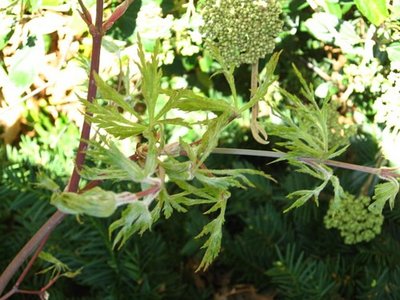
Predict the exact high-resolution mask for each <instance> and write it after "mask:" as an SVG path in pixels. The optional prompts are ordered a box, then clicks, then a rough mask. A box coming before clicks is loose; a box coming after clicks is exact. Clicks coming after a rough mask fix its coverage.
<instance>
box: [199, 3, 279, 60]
mask: <svg viewBox="0 0 400 300" xmlns="http://www.w3.org/2000/svg"><path fill="white" fill-rule="evenodd" d="M281 12H282V11H281V7H280V5H279V3H277V0H204V2H203V4H202V6H201V14H202V16H203V20H204V25H203V26H202V28H201V32H202V34H203V35H204V38H205V49H206V50H210V49H212V48H216V49H218V50H219V53H220V55H221V57H222V58H223V59H224V61H225V63H227V64H234V65H236V66H238V65H240V64H243V63H247V64H252V63H255V62H256V61H257V60H258V59H260V58H263V57H265V56H266V55H267V54H269V53H272V51H273V50H274V48H275V38H276V37H277V35H278V34H279V32H281V30H282V25H283V22H282V20H280V19H279V15H280V14H281Z"/></svg>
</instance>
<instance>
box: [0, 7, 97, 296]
mask: <svg viewBox="0 0 400 300" xmlns="http://www.w3.org/2000/svg"><path fill="white" fill-rule="evenodd" d="M102 24H103V0H97V1H96V24H95V26H94V28H95V30H91V31H90V32H91V34H92V39H93V44H92V59H91V65H90V74H89V88H88V94H87V100H88V101H90V102H92V101H93V99H94V97H95V96H96V91H97V87H96V83H95V81H94V76H93V75H94V73H98V72H99V65H100V51H101V40H102ZM89 138H90V123H88V122H87V121H86V119H85V121H84V123H83V126H82V132H81V140H80V143H79V147H78V152H77V155H76V159H75V168H74V170H73V172H72V175H71V179H70V182H69V185H68V191H69V192H77V191H78V189H79V181H80V175H79V170H80V169H81V168H82V165H83V163H84V161H85V155H86V154H85V150H86V148H87V142H86V141H87V140H88V139H89ZM65 216H66V215H65V214H64V213H62V212H60V211H57V212H56V213H54V214H53V215H52V216H51V217H50V219H49V220H48V221H47V222H46V223H45V224H44V225H43V226H42V227H41V228H40V229H39V230H38V231H37V232H36V233H35V235H34V236H33V237H32V238H31V239H30V240H29V242H28V243H27V244H26V245H25V246H24V247H23V248H22V249H21V250H20V252H19V253H18V254H17V255H16V256H15V257H14V259H13V260H12V261H11V263H10V264H9V265H8V267H7V268H6V269H5V270H4V272H3V273H2V274H1V276H0V295H1V294H2V293H3V291H4V289H5V287H6V286H7V284H8V282H9V281H10V280H11V278H12V276H13V275H14V274H15V273H16V272H17V271H18V269H19V268H20V266H21V265H22V264H23V262H24V261H25V260H26V259H27V258H28V257H29V255H31V254H32V252H33V251H35V249H37V248H38V246H39V245H40V244H41V242H42V241H44V242H43V246H44V244H45V240H46V239H47V237H48V235H49V234H50V233H51V232H52V231H53V230H54V229H55V228H56V227H57V225H58V224H60V223H61V221H62V220H63V219H64V218H65ZM43 246H42V247H43ZM36 257H37V256H36ZM36 257H35V256H34V259H32V260H31V261H30V262H29V263H28V265H27V267H26V268H25V270H24V271H23V273H22V275H21V276H20V278H19V279H18V285H19V284H20V283H21V282H22V280H23V279H24V278H25V276H26V275H27V273H28V271H29V270H30V268H31V267H32V265H33V262H34V261H35V260H36ZM16 289H17V288H16V287H15V288H14V292H15V290H16ZM7 294H8V293H7ZM3 298H4V297H3ZM4 299H6V298H4Z"/></svg>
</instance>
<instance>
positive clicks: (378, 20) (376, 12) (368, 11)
mask: <svg viewBox="0 0 400 300" xmlns="http://www.w3.org/2000/svg"><path fill="white" fill-rule="evenodd" d="M354 3H355V4H356V6H357V8H358V10H359V11H360V12H361V13H362V14H363V16H365V17H366V18H367V19H368V21H370V22H371V23H372V24H374V25H375V26H379V25H381V24H382V23H383V22H384V21H385V20H386V19H387V17H388V16H389V11H388V9H387V6H386V0H354Z"/></svg>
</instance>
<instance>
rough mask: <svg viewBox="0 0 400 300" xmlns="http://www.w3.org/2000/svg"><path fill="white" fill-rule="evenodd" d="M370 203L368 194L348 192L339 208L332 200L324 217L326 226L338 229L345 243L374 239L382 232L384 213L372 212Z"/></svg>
mask: <svg viewBox="0 0 400 300" xmlns="http://www.w3.org/2000/svg"><path fill="white" fill-rule="evenodd" d="M370 203H371V199H370V198H369V197H367V196H360V197H355V196H354V195H351V194H349V193H346V194H345V197H344V198H343V199H342V201H341V203H340V206H339V207H338V208H337V207H335V206H334V205H332V204H333V202H331V205H330V206H329V209H328V212H327V214H326V215H325V218H324V223H325V227H326V228H328V229H329V228H336V229H338V230H339V231H340V235H341V236H342V237H343V238H344V242H345V244H356V243H360V242H364V241H365V242H368V241H370V240H372V239H374V238H375V236H377V235H378V234H379V233H380V232H381V229H382V224H383V215H382V214H381V213H374V212H371V211H370V210H369V209H368V206H369V205H370Z"/></svg>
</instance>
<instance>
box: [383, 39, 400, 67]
mask: <svg viewBox="0 0 400 300" xmlns="http://www.w3.org/2000/svg"><path fill="white" fill-rule="evenodd" d="M386 51H387V54H388V57H389V60H390V61H391V62H395V61H400V42H394V43H391V44H390V45H389V46H388V47H387V48H386Z"/></svg>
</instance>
